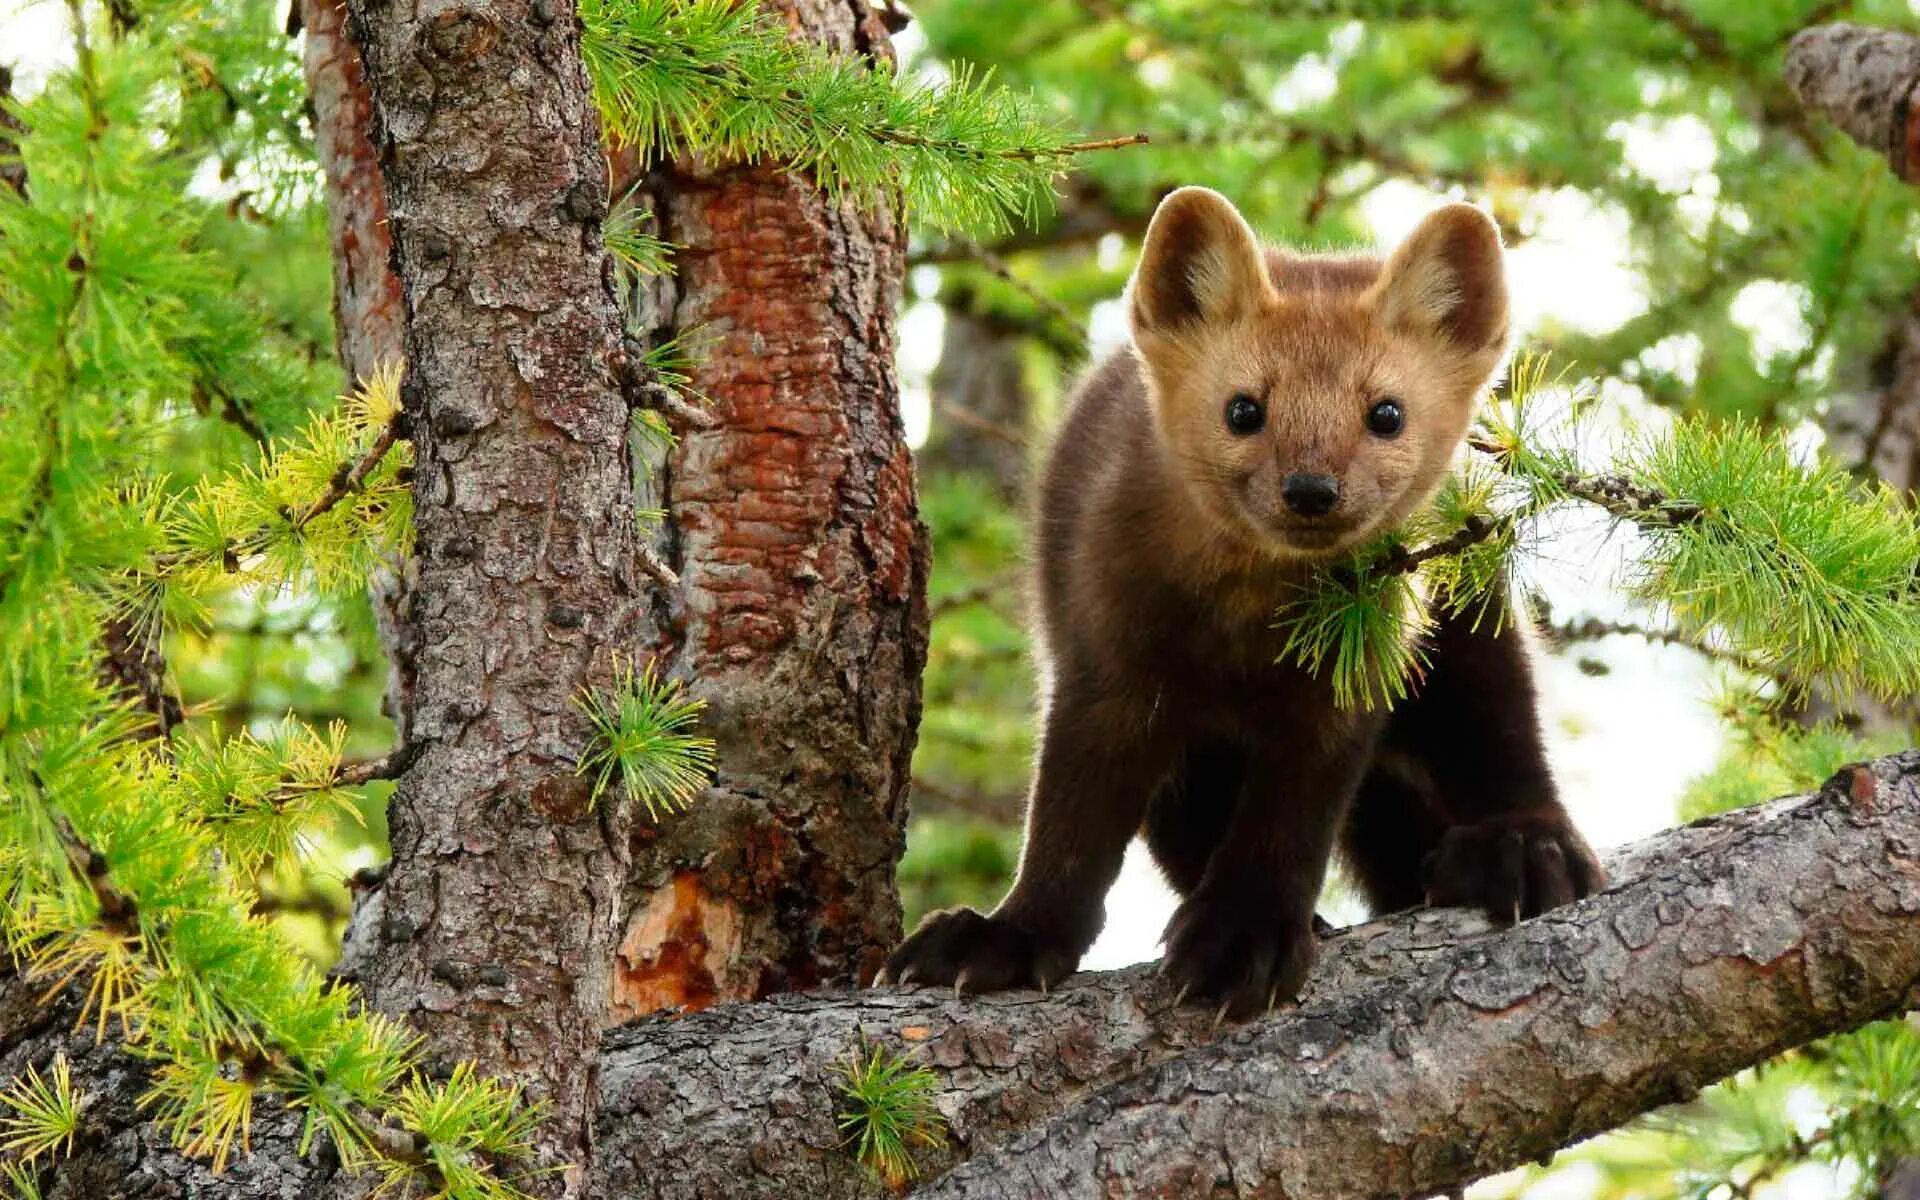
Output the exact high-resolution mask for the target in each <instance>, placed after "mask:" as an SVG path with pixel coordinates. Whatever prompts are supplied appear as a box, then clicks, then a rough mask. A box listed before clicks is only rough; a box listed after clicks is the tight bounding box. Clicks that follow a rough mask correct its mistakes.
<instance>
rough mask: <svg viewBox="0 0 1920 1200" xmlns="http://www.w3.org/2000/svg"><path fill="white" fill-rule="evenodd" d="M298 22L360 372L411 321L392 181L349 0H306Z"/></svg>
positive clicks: (340, 300)
mask: <svg viewBox="0 0 1920 1200" xmlns="http://www.w3.org/2000/svg"><path fill="white" fill-rule="evenodd" d="M300 22H301V25H302V26H303V27H304V28H305V29H306V34H307V48H306V73H307V90H308V94H309V95H310V96H311V97H312V100H313V109H314V128H315V131H316V133H317V135H318V138H319V145H318V147H317V149H318V151H319V157H320V165H321V168H322V170H323V171H324V173H325V175H326V185H327V186H326V196H327V224H328V226H329V231H330V235H331V237H332V240H333V249H334V254H333V276H334V278H333V305H334V312H333V315H334V322H335V324H336V325H337V326H338V328H339V332H340V357H341V360H342V364H343V365H344V366H345V367H346V369H347V372H348V373H349V374H350V375H354V376H356V377H360V376H365V375H367V374H369V373H371V372H372V371H373V369H374V368H375V367H377V366H379V365H380V364H381V363H382V362H384V361H386V360H388V359H398V358H399V357H400V356H401V353H402V350H401V337H402V328H403V323H404V321H405V314H404V312H403V311H402V308H401V300H400V277H399V276H398V275H395V274H394V273H393V267H392V253H393V243H392V237H391V234H390V233H389V231H388V227H387V186H386V181H385V180H384V179H382V178H381V175H380V160H379V157H378V154H377V152H376V151H375V150H374V146H373V142H372V140H371V139H370V138H369V137H368V136H367V130H368V129H370V128H371V127H372V122H373V98H372V95H371V93H369V92H368V90H367V77H366V71H365V69H364V67H363V65H362V63H361V61H360V51H359V50H358V49H356V48H355V46H354V44H353V40H352V39H351V38H349V37H348V36H347V28H346V26H347V6H346V5H345V4H342V3H339V2H338V0H301V3H300Z"/></svg>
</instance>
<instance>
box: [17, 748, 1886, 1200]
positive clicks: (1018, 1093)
mask: <svg viewBox="0 0 1920 1200" xmlns="http://www.w3.org/2000/svg"><path fill="white" fill-rule="evenodd" d="M1607 865H1608V868H1609V871H1610V872H1611V874H1612V877H1613V879H1614V880H1615V883H1614V885H1613V886H1612V887H1611V888H1610V889H1609V890H1608V891H1606V892H1604V893H1602V894H1601V895H1598V896H1595V897H1592V898H1591V899H1588V900H1586V901H1583V902H1581V903H1580V904H1577V905H1574V906H1572V907H1569V908H1564V909H1558V910H1555V911H1554V912H1551V913H1549V914H1547V915H1546V916H1543V917H1541V918H1537V919H1535V920H1532V921H1527V922H1525V923H1523V924H1520V925H1517V926H1513V927H1510V928H1504V929H1500V928H1490V927H1489V926H1488V925H1487V924H1486V922H1485V921H1484V919H1482V918H1480V917H1478V916H1477V915H1474V914H1470V913H1468V912H1465V911H1462V910H1454V909H1422V910H1414V911H1411V912H1406V913H1401V914H1398V915H1396V916H1392V917H1388V918H1386V919H1384V920H1379V921H1375V922H1372V923H1370V924H1367V925H1362V926H1357V927H1355V928H1352V929H1347V930H1343V931H1340V932H1338V933H1335V934H1333V935H1332V936H1330V937H1328V938H1327V939H1326V940H1325V941H1324V942H1323V943H1322V946H1321V960H1320V963H1319V965H1318V966H1317V967H1316V969H1315V971H1314V973H1313V976H1312V977H1311V979H1310V980H1309V981H1308V985H1307V989H1306V992H1305V994H1304V995H1303V996H1302V997H1301V999H1300V1002H1299V1003H1298V1004H1297V1005H1295V1006H1292V1007H1289V1008H1286V1009H1284V1010H1281V1011H1278V1012H1275V1013H1273V1014H1271V1015H1269V1016H1267V1017H1265V1018H1263V1019H1260V1020H1256V1021H1253V1022H1251V1023H1248V1024H1246V1025H1243V1026H1237V1027H1228V1028H1225V1029H1215V1028H1214V1026H1213V1024H1212V1019H1211V1016H1210V1014H1208V1013H1205V1012H1202V1011H1200V1010H1198V1009H1193V1008H1181V1007H1177V1006H1175V1005H1174V1004H1173V1003H1172V997H1171V996H1170V995H1169V993H1168V991H1167V989H1166V988H1165V987H1164V986H1162V985H1161V984H1160V983H1159V982H1158V981H1157V980H1156V979H1155V977H1154V974H1153V970H1152V968H1151V967H1148V966H1141V967H1134V968H1129V969H1127V970H1124V971H1116V972H1108V973H1101V974H1086V975H1080V976H1076V977H1075V978H1074V979H1073V980H1071V981H1069V982H1068V984H1067V985H1066V986H1064V987H1062V988H1060V989H1058V990H1057V991H1055V992H1054V993H1053V994H1051V995H1048V996H1042V995H1039V994H1038V993H1031V992H1024V993H1011V994H1007V995H1002V996H993V997H985V998H980V997H974V998H969V999H965V1000H958V999H955V998H954V997H953V996H951V995H950V994H948V993H946V992H933V991H918V992H913V991H903V990H870V991H860V992H845V991H840V992H828V993H818V994H812V995H798V996H783V997H778V998H775V999H773V1000H769V1001H764V1002H759V1003H752V1004H739V1005H722V1006H718V1007H715V1008H711V1009H708V1010H706V1011H704V1012H700V1013H696V1014H694V1015H691V1016H686V1017H680V1018H674V1017H670V1016H666V1015H660V1016H655V1017H652V1018H648V1019H646V1020H643V1021H641V1022H639V1023H636V1024H634V1025H630V1026H628V1027H625V1028H623V1029H620V1030H617V1031H614V1032H613V1033H611V1034H610V1035H608V1037H607V1039H606V1041H605V1044H604V1046H603V1049H602V1053H601V1057H600V1062H599V1081H600V1082H599V1097H598V1099H599V1108H598V1114H597V1118H596V1120H595V1128H596V1131H597V1151H596V1154H595V1160H594V1168H593V1171H592V1175H591V1177H590V1180H589V1186H588V1194H590V1195H592V1196H596V1197H607V1198H611V1197H616V1196H618V1197H661V1198H669V1197H695V1196H708V1195H727V1196H746V1195H752V1196H763V1195H764V1196H799V1195H805V1196H809V1197H814V1198H816V1200H830V1198H833V1197H843V1196H844V1197H853V1196H865V1195H872V1194H874V1184H873V1182H872V1181H871V1179H870V1178H869V1177H868V1176H867V1175H866V1172H865V1169H864V1168H862V1167H861V1166H859V1165H858V1164H857V1163H856V1162H855V1161H854V1160H853V1159H852V1157H851V1156H850V1154H849V1153H848V1151H847V1150H846V1149H845V1148H844V1146H843V1145H842V1141H841V1134H840V1131H839V1129H838V1127H837V1126H836V1124H835V1113H836V1111H837V1109H838V1108H839V1107H840V1105H841V1101H840V1097H839V1094H838V1092H837V1090H836V1086H835V1085H836V1081H837V1079H838V1071H839V1069H840V1067H841V1066H843V1065H844V1064H845V1063H846V1062H848V1061H849V1060H850V1059H851V1056H852V1054H853V1053H854V1050H855V1048H856V1047H857V1046H859V1045H861V1044H863V1042H865V1043H879V1044H884V1045H887V1046H889V1047H891V1048H893V1049H894V1050H896V1051H900V1052H904V1053H906V1054H907V1055H908V1056H909V1057H911V1058H913V1059H915V1060H918V1061H920V1062H923V1063H925V1064H926V1065H928V1066H929V1067H930V1068H931V1069H932V1070H933V1071H934V1072H935V1074H936V1076H937V1078H938V1081H939V1096H938V1104H939V1108H940V1111H941V1112H942V1114H943V1115H944V1117H945V1118H946V1121H947V1125H948V1145H947V1148H946V1149H945V1150H944V1151H941V1152H939V1153H937V1154H928V1155H925V1156H923V1159H922V1161H921V1163H920V1166H921V1168H922V1170H923V1179H924V1180H925V1182H924V1183H923V1184H922V1185H921V1186H920V1188H919V1189H918V1190H916V1191H915V1193H914V1194H915V1195H921V1196H930V1197H941V1198H943V1200H975V1198H983V1197H1013V1196H1018V1197H1038V1196H1063V1195H1074V1196H1077V1195H1093V1194H1099V1195H1103V1196H1116V1197H1119V1196H1149V1195H1207V1196H1268V1195H1309V1194H1310V1195H1313V1196H1316V1197H1333V1198H1336V1200H1337V1198H1343V1197H1384V1196H1410V1195H1426V1194H1431V1193H1435V1192H1441V1191H1446V1190H1448V1189H1452V1188H1457V1187H1459V1186H1460V1185H1462V1184H1464V1183H1466V1182H1468V1181H1470V1180H1473V1179H1476V1178H1479V1177H1482V1176H1484V1175H1487V1174H1490V1173H1493V1172H1496V1171H1500V1170H1504V1169H1507V1168H1510V1167H1513V1166H1517V1165H1520V1164H1523V1163H1526V1162H1530V1161H1534V1160H1537V1159H1540V1158H1543V1157H1545V1156H1547V1155H1550V1154H1551V1153H1552V1152H1553V1151H1554V1150H1556V1149H1557V1148H1559V1147H1561V1146H1564V1145H1566V1144H1568V1143H1569V1142H1572V1141H1575V1140H1577V1139H1580V1138H1583V1137H1587V1136H1590V1135H1592V1134H1595V1133H1598V1132H1600V1131H1602V1130H1605V1129H1609V1128H1612V1127H1614V1126H1616V1125H1618V1124H1619V1123H1621V1122H1622V1121H1625V1120H1627V1119H1628V1118H1630V1117H1632V1116H1634V1115H1635V1114H1637V1113H1641V1112H1645V1111H1648V1110H1650V1109H1652V1108H1655V1107H1658V1106H1660V1105H1663V1104H1666V1103H1669V1102H1672V1101H1675V1100H1681V1099H1685V1098H1687V1097H1688V1096H1690V1095H1692V1094H1693V1093H1694V1091H1695V1090H1697V1089H1698V1088H1700V1087H1703V1086H1705V1085H1706V1084H1708V1083H1710V1082H1712V1081H1713V1080H1716V1079H1719V1078H1721V1077H1723V1076H1725V1075H1727V1074H1729V1073H1731V1072H1734V1071H1737V1070H1739V1069H1741V1068H1744V1067H1747V1066H1750V1065H1752V1064H1754V1063H1758V1062H1761V1061H1764V1060H1766V1059H1768V1058H1770V1057H1772V1056H1774V1055H1776V1054H1778V1053H1779V1052H1780V1051H1782V1050H1784V1049H1786V1048H1788V1047H1792V1046H1796V1045H1801V1044H1803V1043H1806V1042H1808V1041H1811V1040H1813V1039H1815V1038H1819V1037H1822V1036H1825V1035H1827V1034H1831V1033H1837V1032H1841V1031H1844V1030H1847V1029H1851V1028H1854V1027H1856V1026H1858V1025H1861V1024H1863V1023H1865V1022H1868V1021H1871V1020H1873V1019H1875V1018H1878V1017H1882V1016H1886V1015H1890V1014H1893V1013H1897V1012H1899V1011H1901V1010H1902V1009H1904V1008H1906V1007H1907V1006H1909V1005H1910V1004H1911V1003H1912V1002H1913V1000H1914V996H1915V990H1914V989H1915V987H1916V984H1917V983H1920V751H1910V752H1907V753H1905V754H1901V755H1898V756H1894V757H1891V758H1886V759H1881V760H1879V761H1877V762H1874V763H1871V764H1865V765H1862V766H1857V767H1851V768H1848V769H1846V770H1843V771H1842V772H1841V773H1840V774H1838V775H1836V776H1835V777H1834V779H1833V780H1832V781H1831V782H1830V783H1829V784H1828V785H1827V786H1826V787H1825V788H1823V789H1822V790H1821V791H1820V792H1818V793H1816V794H1814V795H1811V796H1804V797H1793V798H1788V799H1785V800H1779V801H1775V802H1773V803H1771V804H1767V805H1763V806H1760V807H1757V808H1753V809H1749V810H1746V811H1743V812H1738V813H1733V814H1729V815H1726V816H1722V817H1716V818H1711V819H1709V820H1706V821H1702V822H1698V823H1696V824H1693V825H1690V826H1687V827H1685V828H1682V829H1677V830H1671V831H1669V832H1666V833H1662V834H1659V835H1657V836H1655V837H1653V838H1650V839H1648V840H1646V841H1644V842H1640V843H1638V844H1636V845H1633V846H1630V847H1627V848H1625V849H1623V850H1621V851H1618V852H1616V853H1615V854H1613V855H1612V856H1610V858H1609V861H1608V864H1607ZM38 994H39V993H38V990H37V989H36V988H35V987H34V986H33V985H31V984H28V983H25V982H24V981H21V980H18V979H7V980H4V981H0V1035H4V1037H0V1044H3V1045H4V1047H5V1049H4V1051H0V1071H13V1070H17V1069H18V1068H20V1067H22V1066H24V1065H25V1064H26V1063H28V1062H44V1061H45V1059H46V1058H47V1057H49V1056H50V1055H51V1054H52V1053H53V1051H54V1050H55V1049H56V1048H59V1049H66V1050H68V1051H69V1053H71V1054H73V1055H74V1057H75V1067H76V1072H77V1084H76V1086H77V1087H78V1088H79V1089H80V1090H82V1091H86V1092H89V1093H105V1097H104V1100H105V1102H104V1103H102V1104H101V1105H99V1106H97V1107H96V1108H92V1109H90V1110H89V1113H90V1117H89V1125H88V1128H87V1129H86V1130H85V1131H84V1132H83V1135H82V1137H81V1139H80V1141H79V1144H78V1147H77V1149H76V1151H75V1153H74V1155H73V1156H72V1157H71V1158H69V1159H66V1160H63V1161H62V1162H61V1163H59V1164H57V1165H56V1166H55V1167H54V1168H53V1169H52V1173H53V1174H54V1175H55V1176H57V1178H55V1179H53V1180H52V1182H53V1183H55V1184H57V1185H60V1186H70V1185H76V1184H78V1183H79V1182H80V1181H83V1180H90V1179H91V1180H99V1179H136V1180H138V1179H167V1180H185V1179H188V1178H191V1177H193V1176H194V1173H195V1172H196V1171H197V1170H198V1168H196V1167H194V1166H193V1165H191V1164H186V1163H183V1162H181V1161H180V1160H178V1159H177V1158H175V1157H173V1156H172V1153H171V1152H170V1151H168V1150H166V1149H165V1148H164V1147H163V1146H161V1145H160V1144H159V1139H157V1138H155V1137H154V1136H153V1135H152V1132H151V1131H150V1130H145V1129H142V1128H140V1127H139V1126H138V1125H137V1124H136V1123H135V1121H136V1114H135V1113H134V1111H133V1109H132V1106H131V1105H130V1104H129V1103H127V1102H126V1098H127V1096H128V1095H129V1094H133V1093H137V1091H138V1089H139V1088H140V1087H141V1086H142V1084H141V1068H140V1066H139V1065H138V1064H137V1063H135V1062H133V1061H132V1060H130V1059H128V1058H126V1057H125V1056H123V1055H121V1054H119V1053H110V1052H107V1051H105V1050H94V1049H87V1048H84V1047H80V1046H78V1045H76V1039H75V1035H74V1034H73V1033H72V1031H71V1030H70V1025H71V1017H70V1014H68V1015H67V1017H66V1019H62V1013H61V1012H60V1011H59V1010H57V1009H56V1010H45V1009H42V1008H41V1007H39V1006H38V1004H37V1002H36V1001H37V997H38ZM286 1121H287V1118H286V1117H285V1116H283V1115H282V1116H275V1117H274V1118H273V1119H272V1120H270V1121H267V1122H264V1123H263V1124H264V1126H265V1127H264V1128H259V1127H257V1128H256V1131H255V1154H254V1155H253V1156H252V1157H251V1158H249V1159H247V1160H245V1161H244V1162H243V1164H242V1165H241V1167H240V1168H239V1169H238V1170H236V1171H235V1172H234V1173H233V1174H232V1175H230V1176H229V1177H227V1183H226V1185H225V1186H224V1187H223V1188H222V1189H221V1194H222V1195H225V1196H234V1197H255V1196H260V1197H265V1196H278V1195H282V1194H295V1193H292V1192H286V1191H284V1190H278V1189H285V1188H287V1187H289V1186H296V1185H297V1186H308V1187H311V1186H314V1184H313V1181H314V1180H315V1179H316V1177H324V1175H325V1174H326V1173H327V1170H328V1165H327V1164H326V1162H325V1161H324V1160H321V1159H313V1158H310V1159H308V1160H305V1161H302V1160H300V1159H298V1158H297V1157H295V1156H294V1154H293V1151H292V1142H291V1140H290V1139H288V1138H286V1137H285V1136H284V1130H282V1129H281V1126H282V1125H283V1124H285V1123H286ZM43 1182H46V1181H43ZM48 1194H50V1195H55V1194H79V1193H70V1192H65V1191H59V1190H57V1189H56V1190H53V1191H49V1193H48ZM302 1194H304V1193H302Z"/></svg>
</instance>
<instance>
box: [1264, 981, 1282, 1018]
mask: <svg viewBox="0 0 1920 1200" xmlns="http://www.w3.org/2000/svg"><path fill="white" fill-rule="evenodd" d="M1279 1003H1280V985H1279V984H1277V983H1276V984H1274V985H1273V986H1272V987H1270V988H1268V989H1267V1011H1268V1012H1272V1011H1273V1010H1274V1008H1275V1006H1277V1005H1278V1004H1279Z"/></svg>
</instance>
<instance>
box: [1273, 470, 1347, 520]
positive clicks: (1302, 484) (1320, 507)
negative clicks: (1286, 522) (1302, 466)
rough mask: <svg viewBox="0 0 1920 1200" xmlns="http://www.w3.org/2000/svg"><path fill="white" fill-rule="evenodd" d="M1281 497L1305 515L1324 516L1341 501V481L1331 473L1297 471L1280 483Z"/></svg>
mask: <svg viewBox="0 0 1920 1200" xmlns="http://www.w3.org/2000/svg"><path fill="white" fill-rule="evenodd" d="M1280 498H1281V499H1282V500H1285V501H1286V502H1287V507H1288V508H1290V509H1292V510H1293V511H1294V512H1297V513H1299V514H1300V515H1301V516H1303V517H1324V516H1326V515H1327V514H1328V513H1330V512H1332V511H1333V506H1334V505H1336V504H1338V503H1340V481H1339V480H1338V479H1335V478H1334V477H1333V476H1331V475H1316V474H1312V473H1310V472H1306V471H1296V472H1294V473H1293V474H1291V475H1289V476H1287V479H1286V482H1285V483H1283V484H1281V485H1280Z"/></svg>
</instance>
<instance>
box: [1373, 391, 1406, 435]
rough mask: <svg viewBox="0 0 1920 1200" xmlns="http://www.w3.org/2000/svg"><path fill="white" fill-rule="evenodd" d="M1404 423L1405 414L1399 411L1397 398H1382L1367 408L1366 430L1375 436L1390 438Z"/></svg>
mask: <svg viewBox="0 0 1920 1200" xmlns="http://www.w3.org/2000/svg"><path fill="white" fill-rule="evenodd" d="M1406 423H1407V414H1406V413H1404V412H1402V411H1401V409H1400V402H1399V401H1398V400H1382V401H1381V402H1380V403H1378V404H1376V405H1374V406H1373V407H1372V408H1370V409H1368V410H1367V432H1368V433H1371V434H1373V436H1375V437H1383V438H1390V437H1392V436H1394V435H1395V434H1397V433H1399V432H1400V427H1401V426H1402V425H1405V424H1406Z"/></svg>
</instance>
